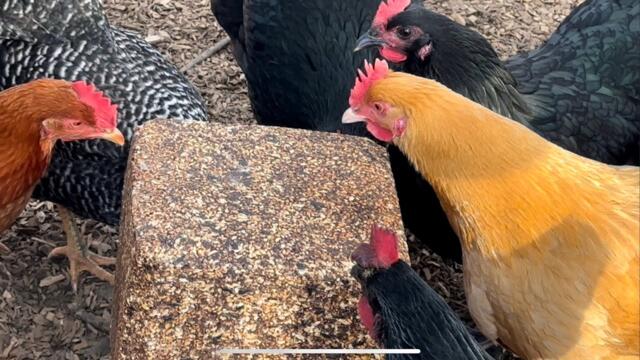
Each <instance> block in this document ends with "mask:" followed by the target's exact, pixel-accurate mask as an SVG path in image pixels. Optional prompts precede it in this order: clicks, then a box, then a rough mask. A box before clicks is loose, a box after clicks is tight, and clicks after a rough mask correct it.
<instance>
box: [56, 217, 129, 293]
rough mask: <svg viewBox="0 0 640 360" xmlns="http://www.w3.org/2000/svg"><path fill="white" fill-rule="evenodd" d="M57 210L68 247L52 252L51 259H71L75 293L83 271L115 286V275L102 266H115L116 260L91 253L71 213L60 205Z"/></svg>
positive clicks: (72, 283)
mask: <svg viewBox="0 0 640 360" xmlns="http://www.w3.org/2000/svg"><path fill="white" fill-rule="evenodd" d="M57 209H58V213H59V214H60V218H61V219H62V226H63V228H64V232H65V235H66V238H67V245H65V246H61V247H57V248H55V249H53V250H51V252H50V253H49V258H51V257H56V256H66V257H67V258H68V259H69V274H70V275H71V286H72V287H73V291H74V292H75V291H77V290H78V279H79V277H80V273H82V272H83V271H88V272H90V273H91V274H93V275H94V276H95V277H97V278H98V279H100V280H103V281H107V282H109V283H110V284H112V285H113V284H114V282H115V279H114V276H113V274H111V273H110V272H108V271H106V270H105V269H103V268H101V267H100V266H103V265H113V264H115V263H116V259H115V258H113V257H105V256H100V255H98V254H94V253H92V252H91V251H89V249H88V246H87V245H86V243H85V241H84V239H83V238H82V236H80V232H79V231H78V228H77V227H76V224H75V222H74V220H73V216H72V214H71V212H70V211H69V210H67V209H65V208H64V207H62V206H60V205H58V206H57Z"/></svg>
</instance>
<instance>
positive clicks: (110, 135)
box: [99, 129, 124, 146]
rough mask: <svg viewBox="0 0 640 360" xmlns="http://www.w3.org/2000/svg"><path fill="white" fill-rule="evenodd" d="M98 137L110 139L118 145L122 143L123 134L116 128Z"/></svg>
mask: <svg viewBox="0 0 640 360" xmlns="http://www.w3.org/2000/svg"><path fill="white" fill-rule="evenodd" d="M99 138H100V139H104V140H108V141H111V142H112V143H115V144H118V145H121V146H122V145H124V135H122V133H121V132H120V130H118V129H113V130H111V131H108V132H105V133H103V134H101V135H100V136H99Z"/></svg>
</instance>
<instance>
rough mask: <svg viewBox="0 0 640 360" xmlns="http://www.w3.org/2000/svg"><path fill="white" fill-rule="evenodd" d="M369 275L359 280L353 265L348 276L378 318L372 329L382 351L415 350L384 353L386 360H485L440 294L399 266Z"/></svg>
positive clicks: (358, 272) (399, 264) (483, 354)
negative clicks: (352, 276)
mask: <svg viewBox="0 0 640 360" xmlns="http://www.w3.org/2000/svg"><path fill="white" fill-rule="evenodd" d="M365 271H367V270H365ZM368 271H371V270H368ZM373 271H375V272H374V273H373V274H372V275H367V276H366V277H365V276H362V275H359V274H362V273H364V271H363V270H362V268H360V267H359V266H356V267H355V268H354V271H352V272H353V273H356V278H358V279H359V280H360V281H361V284H363V288H364V295H365V297H366V298H367V300H368V301H369V304H370V305H371V307H372V309H373V311H374V314H376V316H377V317H379V318H378V320H377V323H376V330H377V334H378V335H379V338H380V342H381V345H382V347H383V348H385V349H415V348H417V349H420V352H421V355H389V356H388V357H387V358H388V359H390V360H393V359H425V360H426V359H429V360H436V359H437V360H441V359H460V360H462V359H491V356H489V355H488V354H487V353H486V352H484V351H483V350H482V349H481V347H480V346H479V345H478V343H476V341H475V339H474V338H473V336H472V335H471V334H470V333H469V332H468V331H467V328H466V327H465V325H464V324H463V323H462V321H461V320H460V319H459V318H458V316H457V315H456V314H455V313H454V312H453V310H451V308H450V307H449V306H448V305H447V303H446V302H445V301H444V300H443V299H442V298H441V297H440V295H438V294H437V293H436V292H435V291H434V290H433V289H432V288H431V287H429V285H427V283H425V282H424V281H423V280H422V279H421V278H420V276H418V274H416V273H415V272H414V271H413V269H411V267H410V266H409V265H407V264H406V263H405V262H403V261H402V260H400V261H398V262H397V263H395V264H394V265H393V266H391V267H390V268H389V269H380V270H373Z"/></svg>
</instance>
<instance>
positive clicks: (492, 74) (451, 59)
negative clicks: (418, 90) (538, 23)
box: [388, 0, 640, 165]
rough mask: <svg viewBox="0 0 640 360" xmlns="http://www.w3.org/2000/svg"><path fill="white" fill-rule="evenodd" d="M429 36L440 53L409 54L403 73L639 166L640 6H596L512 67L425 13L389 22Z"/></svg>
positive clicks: (613, 160) (578, 12) (470, 35)
mask: <svg viewBox="0 0 640 360" xmlns="http://www.w3.org/2000/svg"><path fill="white" fill-rule="evenodd" d="M400 24H403V25H415V26H418V27H420V28H421V29H422V30H423V31H424V32H425V33H426V34H428V36H429V37H430V38H431V40H432V44H433V45H432V46H433V51H432V52H431V54H430V55H429V56H428V57H427V58H425V59H424V60H421V59H420V58H419V57H418V56H416V55H415V54H416V52H415V51H416V50H417V49H413V48H411V46H410V47H409V49H408V51H407V55H408V59H407V61H406V62H405V63H404V64H403V65H402V70H403V71H406V72H409V73H412V74H415V75H420V76H425V77H429V78H432V79H435V80H438V81H439V82H441V83H443V84H444V85H446V86H447V87H449V88H451V89H452V90H454V91H456V92H458V93H460V94H462V95H465V96H466V97H468V98H470V99H472V100H474V101H475V102H478V103H480V104H483V105H485V106H487V107H489V108H491V109H492V110H494V111H496V112H498V113H501V114H503V115H505V116H507V117H509V118H511V119H514V120H516V121H519V122H521V123H524V124H526V125H528V126H529V127H530V128H531V129H533V130H534V131H536V132H538V133H539V134H540V135H542V136H544V137H545V138H547V139H548V140H550V141H552V142H555V143H556V144H558V145H560V146H562V147H564V148H566V149H568V150H570V151H573V152H575V153H578V154H580V155H583V156H586V157H589V158H592V159H595V160H598V161H602V162H605V163H609V164H617V165H620V164H633V165H638V161H639V158H638V156H639V146H640V142H639V141H640V41H638V38H640V2H638V1H637V0H587V1H585V2H584V3H582V4H581V5H580V6H578V7H577V8H576V9H574V10H573V11H572V12H571V14H569V16H568V17H567V18H566V19H565V20H564V21H563V22H562V23H561V24H560V26H559V27H558V29H557V30H556V31H555V32H554V33H553V34H552V35H551V37H550V38H549V39H548V40H547V41H546V42H545V44H544V45H543V46H541V47H540V48H538V49H536V50H534V51H531V52H529V53H525V54H521V55H517V56H514V57H512V58H510V59H508V60H507V61H506V62H505V63H504V64H503V63H502V61H500V59H499V58H498V56H497V54H496V53H495V51H494V50H493V48H492V47H491V44H489V42H488V41H487V40H486V39H484V38H483V37H482V36H481V35H480V34H478V33H476V32H475V31H473V30H471V29H468V28H466V27H464V26H462V25H459V24H457V23H455V22H454V21H453V20H451V19H449V18H447V17H446V16H443V15H439V14H436V13H434V12H432V11H429V10H427V9H425V8H424V7H422V6H421V5H415V4H414V5H412V6H411V8H410V9H409V10H407V11H405V12H403V13H400V14H399V15H397V16H395V17H394V18H392V19H391V20H390V21H389V24H388V28H393V27H395V26H398V25H400Z"/></svg>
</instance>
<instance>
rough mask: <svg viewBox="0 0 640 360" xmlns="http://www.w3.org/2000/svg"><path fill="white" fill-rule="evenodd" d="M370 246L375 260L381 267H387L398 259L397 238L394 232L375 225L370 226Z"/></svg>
mask: <svg viewBox="0 0 640 360" xmlns="http://www.w3.org/2000/svg"><path fill="white" fill-rule="evenodd" d="M371 247H373V251H375V253H376V260H377V262H378V264H379V265H381V266H382V267H385V268H388V267H390V266H391V265H393V264H395V262H396V261H398V259H399V256H398V239H397V238H396V234H394V233H393V232H391V231H388V230H385V229H383V228H381V227H379V226H377V225H373V227H372V228H371Z"/></svg>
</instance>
